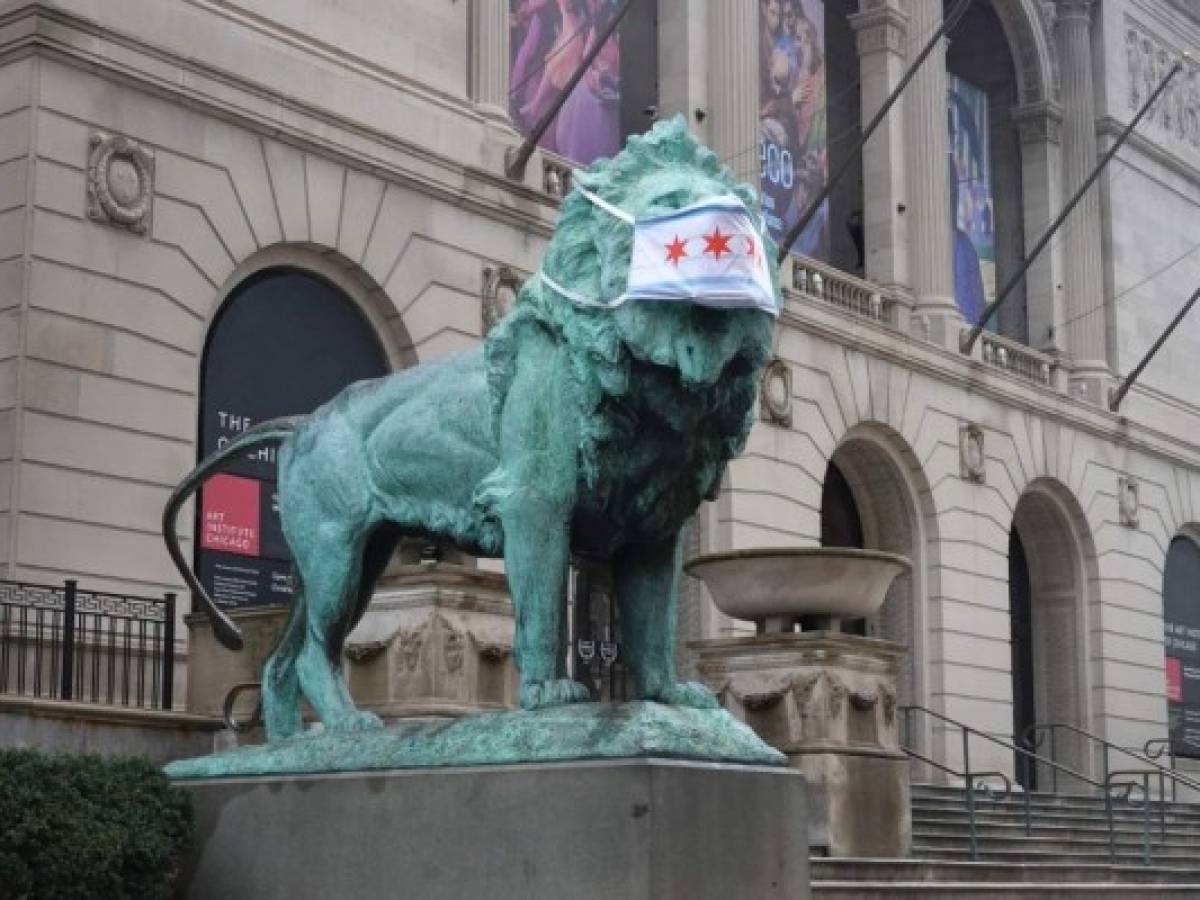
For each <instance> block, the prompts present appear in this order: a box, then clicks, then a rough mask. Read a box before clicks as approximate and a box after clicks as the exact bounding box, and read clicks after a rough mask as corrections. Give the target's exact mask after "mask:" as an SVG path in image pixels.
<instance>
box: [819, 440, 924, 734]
mask: <svg viewBox="0 0 1200 900" xmlns="http://www.w3.org/2000/svg"><path fill="white" fill-rule="evenodd" d="M829 462H830V463H832V464H833V465H836V466H837V468H838V469H839V470H840V471H841V473H842V475H843V476H844V477H845V479H846V481H847V483H848V484H849V486H850V492H851V494H852V495H853V498H854V502H855V505H856V506H857V508H858V514H859V518H860V520H861V522H862V536H863V543H864V545H865V546H866V547H867V548H870V549H876V550H887V551H889V552H893V553H899V554H901V555H903V556H906V557H908V558H909V559H910V560H911V561H912V564H913V568H912V573H911V574H910V575H909V576H906V577H903V578H899V579H897V580H896V582H895V583H894V584H893V585H892V588H891V590H890V591H889V593H888V596H887V599H886V600H885V601H884V605H883V608H882V609H881V610H880V612H879V614H878V616H877V617H876V618H875V619H874V620H872V621H870V622H868V623H867V633H868V634H869V635H872V636H875V637H882V638H885V639H888V640H893V641H896V642H897V643H900V644H903V645H904V646H906V647H907V648H908V650H909V652H908V655H907V656H906V658H905V661H904V663H903V665H902V667H901V672H900V678H899V685H898V688H899V701H900V703H901V704H909V703H918V704H922V705H927V703H928V698H929V696H930V694H931V690H930V685H929V673H928V671H927V668H928V661H929V660H930V659H932V658H936V656H937V655H938V654H937V653H936V651H935V648H933V647H930V646H928V644H927V641H928V635H929V634H930V629H929V624H928V605H929V604H928V599H929V597H936V596H937V595H938V592H939V590H940V588H939V587H938V584H937V580H938V566H937V559H936V558H935V557H936V554H937V547H938V540H937V531H938V525H937V514H936V510H935V509H934V507H933V500H932V493H931V491H930V487H929V482H928V480H927V479H926V477H925V473H924V471H923V469H922V467H921V463H920V460H919V459H918V458H917V456H916V454H915V453H914V452H913V450H912V448H911V447H910V446H909V444H908V443H907V441H905V439H904V438H903V437H902V436H901V435H900V434H899V432H897V431H895V430H894V429H892V428H890V427H889V426H887V425H884V424H882V423H879V422H860V423H859V424H857V425H855V426H853V427H852V428H851V429H850V430H849V431H847V432H846V434H845V435H844V436H843V438H842V440H841V441H840V442H839V443H838V445H837V447H836V448H835V450H834V452H833V454H832V455H831V456H830V458H829ZM918 740H919V738H918Z"/></svg>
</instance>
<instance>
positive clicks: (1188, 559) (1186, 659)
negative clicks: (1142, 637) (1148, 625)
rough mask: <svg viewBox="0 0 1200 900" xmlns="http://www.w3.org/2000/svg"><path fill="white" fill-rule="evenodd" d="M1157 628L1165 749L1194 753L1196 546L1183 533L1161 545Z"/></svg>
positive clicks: (1198, 683)
mask: <svg viewBox="0 0 1200 900" xmlns="http://www.w3.org/2000/svg"><path fill="white" fill-rule="evenodd" d="M1163 632H1164V657H1165V665H1166V682H1167V733H1168V734H1169V735H1170V741H1171V750H1172V752H1173V753H1174V754H1175V755H1176V756H1186V757H1190V758H1192V759H1200V678H1198V677H1197V675H1196V673H1198V672H1200V546H1197V544H1196V542H1195V541H1194V540H1192V539H1191V538H1190V537H1187V536H1184V535H1180V536H1178V537H1176V538H1174V539H1173V540H1172V541H1171V546H1170V548H1169V549H1168V551H1167V563H1166V566H1165V567H1164V570H1163Z"/></svg>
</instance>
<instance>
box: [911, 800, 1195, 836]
mask: <svg viewBox="0 0 1200 900" xmlns="http://www.w3.org/2000/svg"><path fill="white" fill-rule="evenodd" d="M985 819H986V820H989V821H992V822H1020V823H1024V821H1025V811H1024V810H996V809H988V808H987V807H983V808H980V807H976V808H975V821H977V822H980V821H983V820H985ZM1029 819H1030V821H1031V822H1034V823H1035V824H1036V823H1037V822H1046V823H1049V824H1058V825H1084V826H1087V825H1095V826H1098V827H1104V828H1107V827H1108V818H1107V816H1106V815H1105V814H1104V812H1103V810H1101V811H1100V812H1098V813H1085V814H1079V813H1071V812H1061V811H1052V810H1033V809H1031V810H1030V811H1029ZM912 820H913V822H914V823H916V822H929V823H938V822H940V823H945V824H961V823H964V822H966V821H967V811H966V810H965V809H961V808H960V809H953V810H929V809H924V808H922V807H914V808H913V811H912ZM1144 821H1145V816H1144V813H1143V812H1142V811H1140V810H1139V811H1136V812H1135V811H1132V810H1113V823H1114V824H1115V825H1116V826H1118V827H1121V828H1141V827H1142V823H1143V822H1144ZM1150 821H1151V822H1152V823H1155V824H1160V823H1161V822H1162V819H1161V818H1160V814H1159V812H1158V810H1156V809H1152V810H1151V811H1150ZM1166 821H1167V827H1168V828H1178V829H1180V830H1181V831H1186V832H1188V833H1191V834H1200V822H1193V821H1192V820H1190V819H1183V820H1179V819H1176V818H1174V817H1172V816H1167V817H1166Z"/></svg>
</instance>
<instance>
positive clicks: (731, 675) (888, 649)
mask: <svg viewBox="0 0 1200 900" xmlns="http://www.w3.org/2000/svg"><path fill="white" fill-rule="evenodd" d="M691 647H692V649H693V650H694V651H695V653H696V656H697V663H696V668H697V671H698V673H699V675H700V677H701V678H702V679H703V680H704V682H705V683H706V684H707V685H708V686H709V687H710V688H712V689H713V690H714V691H716V692H717V695H718V696H719V697H720V698H721V702H722V704H723V705H724V706H725V708H726V709H728V710H729V711H730V712H731V713H732V714H733V715H734V716H736V717H737V718H739V719H741V720H742V721H744V722H746V724H748V725H749V726H750V727H751V728H753V729H754V730H755V731H756V732H757V733H758V735H759V736H760V737H761V738H763V740H765V741H767V742H768V743H769V744H771V745H772V746H774V747H776V748H777V749H779V750H782V751H783V752H784V753H786V754H787V755H788V764H789V765H790V766H792V767H793V768H796V769H800V770H802V771H804V772H805V774H806V775H808V777H809V783H810V817H809V823H810V832H809V841H810V844H811V845H812V846H813V847H817V848H823V849H824V850H825V851H826V852H828V854H829V855H830V856H877V857H878V856H907V855H908V853H909V850H910V848H911V842H912V837H911V835H912V826H911V817H910V812H909V802H908V798H909V781H908V760H907V757H906V756H905V754H904V752H903V751H902V750H900V745H899V739H898V734H897V727H896V679H897V675H898V673H899V666H900V660H901V658H902V656H903V654H904V648H903V647H901V646H900V645H898V644H893V643H891V642H890V641H881V640H876V639H874V638H864V637H858V636H856V635H850V634H840V633H834V632H825V631H814V632H802V633H786V634H764V635H757V636H755V637H744V638H725V639H720V640H711V641H695V642H693V643H692V644H691Z"/></svg>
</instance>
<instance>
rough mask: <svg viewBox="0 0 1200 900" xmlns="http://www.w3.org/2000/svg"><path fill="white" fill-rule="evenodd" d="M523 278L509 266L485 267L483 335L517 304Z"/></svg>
mask: <svg viewBox="0 0 1200 900" xmlns="http://www.w3.org/2000/svg"><path fill="white" fill-rule="evenodd" d="M521 281H522V279H521V276H520V275H518V274H517V272H516V271H514V270H513V269H511V268H509V267H508V266H493V265H488V266H484V267H483V294H482V298H481V299H482V300H483V333H484V334H485V335H486V334H487V333H488V332H489V331H491V330H492V329H493V328H494V327H495V326H496V323H497V322H499V321H500V320H501V319H503V318H504V317H505V316H506V315H507V314H508V311H509V310H510V309H512V308H513V306H514V305H515V304H516V302H517V294H518V293H520V291H521Z"/></svg>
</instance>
